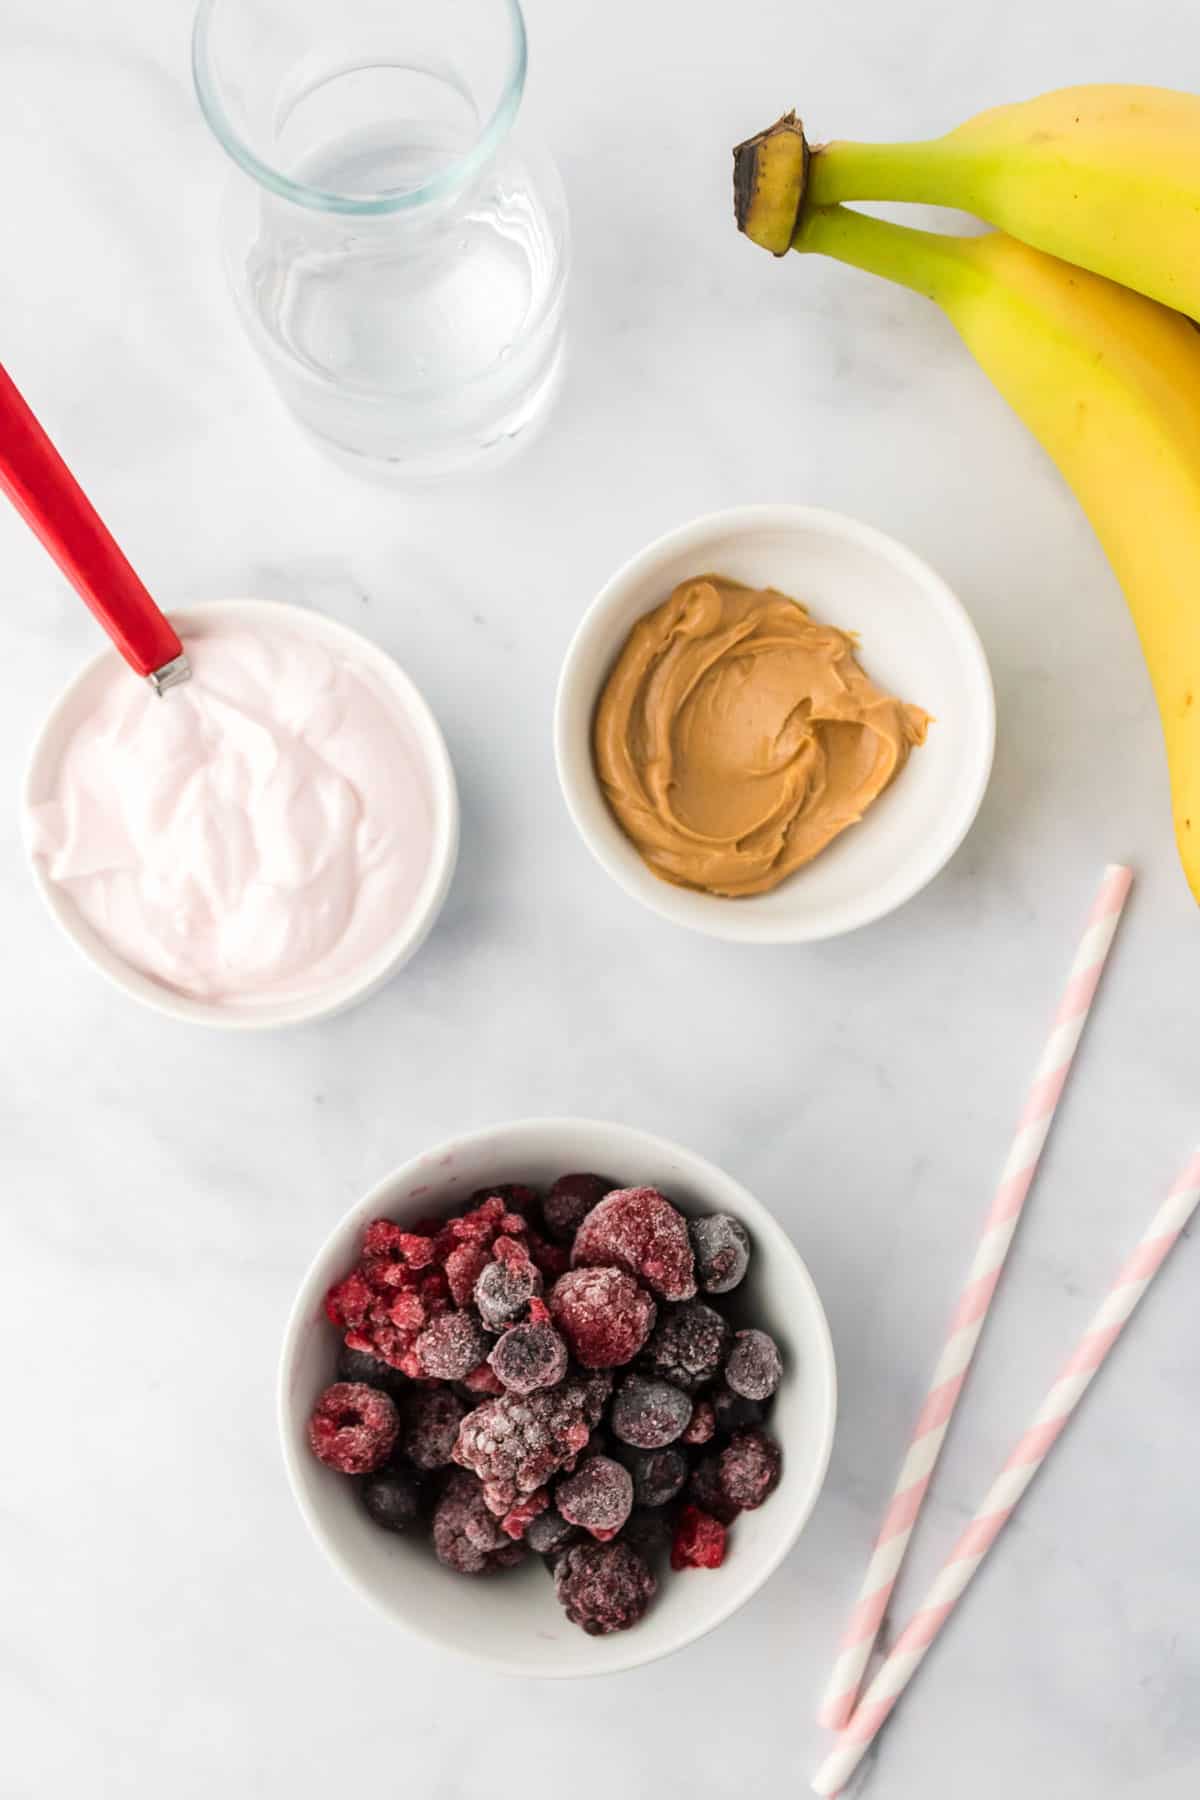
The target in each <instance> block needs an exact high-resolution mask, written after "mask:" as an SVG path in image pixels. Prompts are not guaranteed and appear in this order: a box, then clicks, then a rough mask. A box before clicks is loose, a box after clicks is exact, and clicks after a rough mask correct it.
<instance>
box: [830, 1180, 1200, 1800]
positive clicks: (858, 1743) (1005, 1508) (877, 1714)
mask: <svg viewBox="0 0 1200 1800" xmlns="http://www.w3.org/2000/svg"><path fill="white" fill-rule="evenodd" d="M1197 1202H1200V1150H1197V1151H1195V1152H1194V1153H1193V1155H1192V1157H1191V1160H1190V1161H1189V1162H1188V1164H1187V1166H1186V1167H1185V1168H1184V1169H1183V1170H1182V1172H1181V1173H1180V1175H1179V1177H1178V1178H1177V1180H1176V1182H1175V1185H1174V1186H1173V1187H1172V1189H1171V1191H1170V1193H1169V1194H1168V1195H1167V1198H1166V1199H1165V1200H1164V1201H1163V1204H1162V1205H1161V1206H1160V1207H1159V1209H1158V1211H1157V1212H1156V1213H1155V1215H1154V1218H1153V1219H1152V1220H1151V1222H1150V1225H1149V1228H1148V1229H1147V1231H1146V1233H1145V1236H1144V1237H1143V1238H1142V1240H1141V1242H1140V1243H1139V1245H1138V1247H1137V1249H1136V1250H1135V1251H1134V1252H1133V1255H1132V1256H1131V1257H1130V1258H1129V1260H1128V1262H1127V1263H1126V1264H1125V1266H1124V1268H1123V1269H1122V1270H1121V1272H1120V1274H1119V1275H1118V1276H1117V1279H1116V1281H1115V1282H1114V1283H1113V1285H1112V1287H1111V1288H1110V1289H1109V1292H1108V1297H1107V1298H1106V1299H1105V1301H1104V1303H1103V1305H1102V1306H1100V1307H1099V1309H1098V1310H1097V1312H1096V1313H1095V1315H1094V1317H1093V1319H1092V1322H1091V1324H1090V1325H1089V1326H1088V1328H1087V1330H1086V1331H1085V1332H1084V1334H1083V1336H1082V1338H1080V1340H1079V1343H1078V1344H1077V1345H1076V1347H1075V1349H1074V1351H1073V1353H1072V1355H1071V1356H1070V1358H1069V1359H1068V1361H1067V1363H1066V1365H1065V1367H1064V1368H1063V1371H1062V1373H1061V1375H1060V1376H1059V1378H1058V1380H1057V1381H1056V1382H1055V1384H1054V1386H1053V1387H1052V1388H1051V1389H1050V1392H1049V1393H1048V1394H1047V1395H1046V1398H1045V1400H1044V1401H1043V1402H1042V1405H1041V1407H1040V1409H1039V1410H1038V1412H1037V1414H1036V1415H1035V1417H1034V1420H1033V1423H1032V1424H1031V1425H1030V1427H1029V1429H1028V1430H1027V1431H1026V1432H1025V1434H1024V1436H1023V1437H1022V1438H1021V1439H1020V1441H1019V1442H1018V1444H1017V1446H1016V1449H1015V1450H1014V1451H1013V1453H1012V1455H1011V1456H1010V1457H1009V1459H1008V1461H1007V1462H1006V1463H1005V1465H1004V1467H1003V1469H1002V1470H1001V1471H1000V1474H999V1475H998V1476H997V1478H996V1480H995V1481H994V1482H993V1483H992V1486H991V1487H990V1488H989V1490H988V1493H987V1497H986V1499H985V1500H984V1502H983V1505H982V1506H981V1507H980V1508H979V1511H978V1512H977V1513H976V1514H975V1517H974V1518H973V1519H972V1520H971V1523H970V1524H969V1525H968V1526H967V1529H966V1530H965V1531H964V1532H963V1534H962V1536H961V1538H959V1540H958V1543H957V1544H956V1545H955V1546H954V1549H953V1551H952V1552H951V1554H950V1556H949V1559H948V1560H947V1561H946V1563H945V1564H944V1565H943V1567H942V1571H941V1574H940V1575H938V1577H937V1579H936V1580H935V1581H934V1583H933V1586H932V1587H931V1588H930V1589H929V1592H928V1593H927V1594H926V1596H925V1599H924V1600H923V1602H922V1604H921V1606H920V1607H919V1608H918V1610H917V1612H916V1613H915V1614H914V1615H913V1618H912V1620H911V1621H910V1623H909V1624H908V1625H906V1626H905V1628H904V1631H903V1632H902V1633H901V1635H900V1637H899V1639H898V1640H897V1643H896V1647H895V1649H894V1650H893V1651H892V1653H891V1655H890V1656H889V1657H888V1658H887V1660H886V1661H885V1662H884V1663H883V1665H882V1667H881V1668H880V1670H879V1672H878V1674H877V1675H876V1676H875V1679H874V1680H873V1681H872V1683H871V1685H870V1687H869V1688H868V1689H867V1691H866V1693H865V1694H864V1695H863V1697H862V1699H861V1701H860V1702H859V1704H858V1708H857V1710H856V1712H855V1714H854V1716H853V1718H852V1719H851V1720H850V1723H849V1725H847V1727H846V1729H845V1730H844V1731H843V1732H842V1733H841V1734H840V1736H839V1738H838V1741H837V1743H836V1744H835V1745H834V1748H833V1750H832V1751H831V1752H830V1754H829V1756H828V1757H827V1758H826V1759H825V1761H824V1762H823V1763H822V1764H821V1767H820V1769H819V1770H818V1771H817V1774H816V1776H815V1777H814V1779H813V1784H812V1785H813V1789H814V1792H816V1793H818V1794H836V1793H839V1792H840V1790H841V1789H842V1787H843V1786H844V1785H845V1783H846V1782H847V1781H848V1780H849V1778H850V1776H851V1775H852V1774H853V1773H854V1771H855V1769H856V1768H857V1767H858V1765H859V1763H860V1762H861V1761H862V1758H863V1756H864V1755H865V1754H866V1750H867V1746H868V1745H869V1744H870V1742H871V1740H872V1739H873V1738H874V1737H875V1734H876V1733H877V1732H878V1730H879V1728H880V1726H881V1725H882V1724H883V1722H884V1720H885V1719H886V1718H887V1716H888V1714H889V1713H890V1712H891V1710H892V1708H893V1706H895V1704H896V1701H897V1700H898V1699H899V1698H900V1695H901V1694H902V1693H903V1692H904V1689H905V1688H906V1687H907V1686H908V1683H909V1682H910V1681H911V1680H912V1677H913V1675H914V1674H915V1673H916V1671H917V1669H919V1668H920V1666H921V1663H922V1661H923V1660H924V1657H925V1653H926V1651H927V1650H928V1649H929V1646H930V1645H931V1644H932V1643H933V1641H934V1639H935V1638H936V1637H937V1635H938V1632H939V1631H940V1630H941V1629H942V1626H943V1625H944V1624H945V1623H946V1620H947V1619H948V1618H949V1617H950V1614H951V1613H952V1612H953V1611H954V1607H955V1605H956V1603H957V1601H958V1599H959V1597H960V1596H961V1595H962V1593H963V1592H964V1590H965V1589H966V1587H967V1586H968V1584H969V1583H970V1581H971V1578H972V1576H973V1575H974V1573H975V1571H976V1569H978V1567H979V1565H980V1563H981V1562H982V1561H983V1559H984V1557H985V1556H986V1555H987V1553H988V1551H989V1550H990V1549H991V1547H992V1545H993V1544H994V1543H995V1541H996V1539H997V1538H998V1537H999V1535H1000V1532H1001V1530H1002V1529H1003V1527H1004V1525H1005V1524H1006V1523H1007V1521H1008V1520H1009V1519H1010V1518H1011V1517H1012V1514H1013V1512H1014V1511H1015V1509H1016V1505H1017V1502H1018V1500H1019V1499H1020V1498H1021V1495H1022V1494H1023V1493H1024V1492H1025V1489H1026V1488H1027V1487H1028V1486H1029V1484H1030V1482H1031V1481H1032V1480H1033V1478H1034V1476H1035V1475H1036V1474H1037V1472H1038V1470H1039V1469H1040V1468H1041V1466H1042V1464H1043V1463H1044V1462H1045V1460H1046V1457H1047V1456H1048V1455H1049V1454H1050V1451H1051V1449H1052V1448H1053V1446H1054V1444H1055V1442H1056V1441H1057V1439H1058V1436H1059V1433H1060V1432H1061V1431H1062V1428H1063V1426H1064V1425H1065V1424H1066V1422H1067V1420H1068V1419H1069V1418H1070V1417H1071V1414H1072V1413H1073V1412H1074V1410H1075V1408H1076V1407H1077V1406H1078V1405H1079V1402H1080V1400H1081V1399H1082V1398H1083V1396H1084V1394H1085V1393H1086V1392H1087V1389H1088V1386H1089V1384H1090V1382H1091V1380H1092V1377H1093V1376H1094V1375H1095V1373H1096V1371H1097V1369H1099V1368H1100V1366H1101V1364H1102V1363H1103V1361H1104V1359H1105V1357H1106V1356H1107V1355H1108V1353H1109V1351H1110V1350H1111V1349H1112V1347H1113V1345H1114V1344H1115V1343H1116V1341H1117V1339H1118V1337H1120V1335H1121V1330H1122V1327H1123V1326H1124V1324H1125V1321H1126V1320H1127V1319H1128V1318H1129V1315H1130V1314H1131V1313H1132V1312H1133V1309H1134V1307H1135V1306H1136V1305H1137V1303H1138V1301H1139V1300H1140V1299H1141V1297H1142V1295H1143V1294H1144V1293H1145V1291H1146V1289H1147V1288H1148V1287H1149V1285H1150V1283H1151V1281H1152V1280H1153V1279H1154V1276H1155V1275H1156V1274H1157V1273H1158V1270H1159V1268H1160V1266H1161V1265H1162V1263H1163V1262H1164V1260H1165V1259H1166V1256H1167V1253H1168V1251H1169V1250H1170V1249H1171V1246H1172V1245H1173V1244H1174V1242H1175V1240H1176V1239H1177V1238H1178V1236H1179V1234H1180V1232H1181V1231H1182V1230H1183V1227H1184V1226H1185V1225H1186V1224H1187V1222H1188V1219H1189V1218H1190V1217H1191V1215H1192V1213H1193V1211H1194V1210H1195V1208H1196V1204H1197Z"/></svg>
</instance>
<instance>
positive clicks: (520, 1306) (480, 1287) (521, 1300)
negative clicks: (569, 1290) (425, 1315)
mask: <svg viewBox="0 0 1200 1800" xmlns="http://www.w3.org/2000/svg"><path fill="white" fill-rule="evenodd" d="M500 1242H501V1243H502V1244H503V1243H505V1242H512V1240H511V1239H507V1240H506V1239H504V1238H502V1239H501V1240H500ZM517 1248H518V1249H519V1250H520V1255H518V1256H503V1257H501V1256H497V1257H496V1259H495V1260H494V1261H492V1262H489V1263H486V1264H485V1265H484V1267H483V1269H482V1270H481V1271H480V1274H479V1279H478V1280H477V1281H476V1283H475V1304H476V1306H477V1307H478V1308H479V1316H480V1318H481V1319H482V1320H483V1322H484V1324H485V1325H486V1326H487V1328H488V1330H489V1331H504V1330H505V1329H506V1327H507V1326H509V1325H516V1324H517V1323H518V1322H519V1321H520V1320H521V1319H522V1318H523V1317H524V1316H525V1310H526V1308H527V1307H528V1305H529V1302H530V1301H531V1300H532V1299H533V1298H534V1296H535V1295H537V1294H540V1293H541V1291H542V1277H541V1275H540V1274H539V1273H538V1271H537V1269H536V1268H535V1267H534V1265H533V1263H532V1262H531V1261H530V1258H529V1253H528V1251H526V1250H525V1249H524V1246H522V1245H518V1246H517ZM476 1360H478V1359H476Z"/></svg>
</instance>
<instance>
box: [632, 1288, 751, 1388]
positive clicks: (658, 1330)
mask: <svg viewBox="0 0 1200 1800" xmlns="http://www.w3.org/2000/svg"><path fill="white" fill-rule="evenodd" d="M732 1338H733V1328H732V1326H731V1325H730V1323H729V1321H728V1319H723V1318H722V1317H721V1314H720V1313H719V1312H717V1311H716V1310H715V1308H713V1307H711V1306H706V1305H705V1303H704V1301H703V1300H688V1301H686V1302H685V1303H684V1304H683V1305H682V1306H673V1307H672V1308H671V1309H670V1311H669V1312H668V1313H667V1315H666V1317H665V1318H662V1319H660V1320H659V1322H658V1324H657V1325H656V1327H655V1329H654V1331H653V1332H652V1333H651V1336H650V1341H649V1343H648V1344H647V1345H646V1348H645V1350H643V1352H642V1356H641V1366H642V1367H643V1368H644V1369H648V1370H649V1371H650V1373H651V1374H653V1375H657V1376H659V1377H660V1379H661V1380H663V1381H670V1382H672V1383H673V1384H674V1386H675V1387H680V1388H683V1389H684V1390H685V1391H686V1392H687V1393H689V1394H692V1393H695V1391H696V1389H697V1388H702V1387H705V1386H707V1384H708V1383H709V1382H710V1381H715V1380H716V1378H717V1376H718V1375H719V1374H720V1372H721V1364H722V1363H723V1362H724V1360H725V1358H726V1356H727V1355H728V1354H729V1345H730V1342H731V1341H732Z"/></svg>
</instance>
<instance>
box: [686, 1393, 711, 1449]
mask: <svg viewBox="0 0 1200 1800" xmlns="http://www.w3.org/2000/svg"><path fill="white" fill-rule="evenodd" d="M716 1432H717V1415H716V1413H715V1412H714V1411H713V1403H712V1401H711V1400H697V1402H696V1404H695V1406H693V1408H692V1416H691V1418H690V1419H689V1420H688V1423H687V1429H686V1430H685V1431H682V1432H680V1434H679V1441H680V1443H681V1444H707V1443H708V1441H709V1439H710V1438H712V1437H715V1436H716Z"/></svg>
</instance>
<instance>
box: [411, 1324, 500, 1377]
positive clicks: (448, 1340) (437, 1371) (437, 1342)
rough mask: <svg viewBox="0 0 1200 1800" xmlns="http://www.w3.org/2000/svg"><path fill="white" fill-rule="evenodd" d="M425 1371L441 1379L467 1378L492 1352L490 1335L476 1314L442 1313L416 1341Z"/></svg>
mask: <svg viewBox="0 0 1200 1800" xmlns="http://www.w3.org/2000/svg"><path fill="white" fill-rule="evenodd" d="M416 1351H417V1357H418V1359H419V1361H420V1364H421V1368H422V1371H423V1372H424V1373H425V1374H426V1375H433V1376H436V1378H437V1379H438V1380H439V1381H464V1380H465V1379H466V1377H467V1376H468V1375H469V1374H470V1373H471V1370H472V1369H474V1368H477V1367H478V1365H479V1364H480V1363H481V1362H482V1361H483V1359H484V1357H485V1356H486V1355H487V1353H488V1337H487V1334H486V1333H485V1331H484V1329H483V1326H482V1325H481V1324H480V1323H479V1320H478V1319H477V1318H475V1317H474V1315H473V1314H471V1313H467V1312H447V1313H440V1314H439V1315H438V1317H437V1318H436V1319H434V1320H432V1321H431V1322H430V1324H428V1325H427V1326H426V1327H425V1329H424V1331H423V1332H422V1333H421V1335H420V1337H419V1338H418V1339H417V1342H416Z"/></svg>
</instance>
